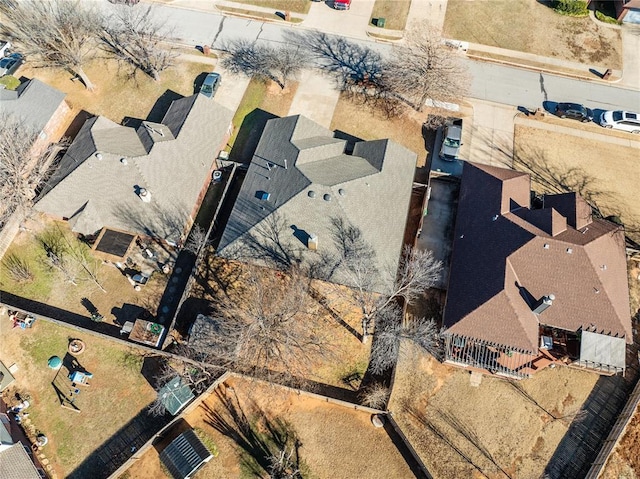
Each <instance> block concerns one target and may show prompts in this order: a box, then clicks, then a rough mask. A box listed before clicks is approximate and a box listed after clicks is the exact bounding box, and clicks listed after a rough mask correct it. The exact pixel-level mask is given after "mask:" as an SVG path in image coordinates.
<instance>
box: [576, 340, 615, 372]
mask: <svg viewBox="0 0 640 479" xmlns="http://www.w3.org/2000/svg"><path fill="white" fill-rule="evenodd" d="M626 346H627V345H626V343H625V340H624V338H616V337H613V336H608V335H606V334H598V333H593V332H591V331H582V337H581V339H580V360H579V361H578V364H580V365H581V366H585V367H590V368H594V369H600V370H603V371H608V372H612V373H616V372H624V368H625V355H626V350H627V348H626Z"/></svg>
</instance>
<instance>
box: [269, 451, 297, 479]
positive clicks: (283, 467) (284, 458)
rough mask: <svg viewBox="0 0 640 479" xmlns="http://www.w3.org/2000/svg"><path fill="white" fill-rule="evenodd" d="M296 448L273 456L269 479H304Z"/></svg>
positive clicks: (270, 461)
mask: <svg viewBox="0 0 640 479" xmlns="http://www.w3.org/2000/svg"><path fill="white" fill-rule="evenodd" d="M294 455H295V456H297V453H296V448H295V447H292V448H291V449H289V450H287V447H286V446H285V447H284V448H283V449H280V450H279V451H277V452H275V453H273V454H271V456H269V457H268V458H267V460H268V461H269V468H268V470H269V479H302V477H303V476H302V472H301V471H300V467H299V465H298V461H297V458H294Z"/></svg>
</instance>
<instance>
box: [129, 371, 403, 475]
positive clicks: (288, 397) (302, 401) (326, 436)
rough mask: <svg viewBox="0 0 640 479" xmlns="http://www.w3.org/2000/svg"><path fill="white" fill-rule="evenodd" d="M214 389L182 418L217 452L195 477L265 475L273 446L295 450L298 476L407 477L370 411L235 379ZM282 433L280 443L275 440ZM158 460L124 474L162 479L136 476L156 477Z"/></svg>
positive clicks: (149, 457) (149, 456) (149, 458)
mask: <svg viewBox="0 0 640 479" xmlns="http://www.w3.org/2000/svg"><path fill="white" fill-rule="evenodd" d="M219 391H220V392H218V391H216V392H214V393H213V394H212V395H211V396H210V397H209V398H207V399H206V400H205V401H204V403H203V404H202V405H201V406H200V407H198V408H197V409H196V410H194V411H193V412H192V413H190V414H188V415H187V416H186V417H185V420H186V421H187V422H188V423H189V424H190V425H191V426H193V427H197V428H201V429H202V430H203V431H205V432H206V433H207V434H208V435H209V436H210V437H211V438H212V439H213V441H214V442H215V444H216V446H217V448H218V450H219V452H220V453H219V455H218V457H217V458H214V459H212V460H211V461H210V462H209V463H208V464H207V465H205V466H204V467H203V468H202V469H201V471H199V472H198V478H200V479H207V478H214V477H215V478H218V477H241V478H249V477H266V471H265V470H264V468H263V465H264V464H265V461H264V454H265V451H269V452H271V453H273V452H274V451H275V450H276V446H277V444H279V443H286V444H291V446H290V447H292V448H294V449H296V450H297V456H299V459H300V463H301V465H302V470H303V471H305V472H307V474H305V476H304V477H314V478H334V477H340V478H341V479H348V478H358V479H360V478H363V477H367V478H372V479H373V478H385V479H392V478H407V477H413V474H412V473H411V470H410V469H409V467H408V466H407V464H406V463H405V462H404V460H403V458H402V456H401V454H400V453H399V452H398V450H397V449H396V448H395V446H394V445H393V443H392V442H391V440H390V439H389V436H388V435H387V434H386V432H385V431H384V429H376V428H374V427H373V426H372V424H371V417H370V415H369V414H368V413H364V412H359V411H355V410H353V409H351V408H345V407H342V406H338V405H333V404H330V403H327V402H325V401H322V400H318V399H314V398H310V397H306V396H299V395H297V394H291V393H287V392H286V391H284V390H282V389H280V388H277V387H274V386H268V385H265V384H263V383H257V382H248V381H246V380H241V379H233V380H230V381H227V382H226V383H225V385H224V387H222V388H220V389H219ZM283 432H284V433H285V435H286V438H285V437H284V436H281V437H280V438H278V437H276V435H277V434H278V433H283ZM157 457H158V453H157V452H156V451H150V453H146V454H145V456H144V457H143V458H142V459H141V460H140V461H138V463H136V465H134V466H133V467H132V468H131V469H130V470H129V471H128V472H130V473H131V476H130V477H135V478H147V477H148V478H151V477H154V478H162V477H165V476H164V475H158V476H151V475H149V474H147V473H146V472H144V473H142V474H141V475H139V474H140V473H141V471H144V470H145V468H149V470H153V471H157V466H154V465H153V464H154V463H155V464H157V463H158V462H159V461H158V459H157ZM294 457H295V456H294ZM154 467H155V469H152V468H154Z"/></svg>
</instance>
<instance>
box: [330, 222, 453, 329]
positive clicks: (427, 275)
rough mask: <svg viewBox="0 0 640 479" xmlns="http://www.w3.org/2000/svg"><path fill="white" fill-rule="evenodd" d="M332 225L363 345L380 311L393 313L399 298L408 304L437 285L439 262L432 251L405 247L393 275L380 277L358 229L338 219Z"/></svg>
mask: <svg viewBox="0 0 640 479" xmlns="http://www.w3.org/2000/svg"><path fill="white" fill-rule="evenodd" d="M332 225H333V228H332V236H333V239H334V244H335V245H336V247H337V249H338V251H339V254H340V258H341V259H340V262H341V272H342V273H343V274H344V275H345V277H346V283H347V284H348V285H349V286H351V287H352V292H353V295H354V298H355V302H356V303H357V304H358V306H359V308H360V310H361V312H362V330H363V341H366V339H367V336H368V334H369V327H370V326H372V325H373V323H374V320H375V318H376V316H377V315H378V314H379V313H380V312H381V311H383V310H387V312H388V311H391V310H394V308H392V306H393V305H394V303H395V302H396V300H397V299H399V298H403V299H404V301H405V302H406V303H410V302H412V301H413V300H415V299H416V297H417V296H418V295H420V294H422V293H423V292H425V291H426V290H427V289H429V288H431V287H433V286H434V285H435V284H436V283H437V281H438V279H439V277H440V274H441V272H442V262H441V261H439V260H436V259H435V258H434V256H433V252H432V251H421V250H413V249H412V248H410V247H409V246H405V248H404V251H403V254H402V257H401V259H400V263H399V265H398V270H397V272H391V273H388V274H384V273H385V272H383V271H380V270H379V268H378V264H377V258H376V255H375V252H374V250H373V248H372V247H371V245H370V244H369V243H368V242H367V241H366V240H365V239H364V237H363V236H362V231H361V230H360V229H359V228H358V227H356V226H354V225H352V224H348V223H346V222H345V221H344V220H343V219H341V218H333V219H332Z"/></svg>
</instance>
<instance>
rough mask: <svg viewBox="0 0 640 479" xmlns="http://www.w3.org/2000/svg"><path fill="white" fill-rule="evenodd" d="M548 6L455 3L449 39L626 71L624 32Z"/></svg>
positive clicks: (514, 1)
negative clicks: (621, 35)
mask: <svg viewBox="0 0 640 479" xmlns="http://www.w3.org/2000/svg"><path fill="white" fill-rule="evenodd" d="M548 3H549V2H544V1H538V0H494V1H491V2H488V1H482V2H469V1H467V0H449V1H448V3H447V13H446V17H445V23H444V35H445V37H446V38H452V39H455V40H462V41H468V42H471V43H478V44H481V45H488V46H492V47H499V48H505V49H507V50H516V51H521V52H526V53H533V54H537V55H542V56H547V57H554V58H558V59H563V60H568V61H572V62H578V63H584V64H588V65H592V66H594V67H599V68H612V69H621V68H622V46H621V37H620V30H616V29H612V28H608V27H607V26H603V25H602V24H601V23H599V22H594V21H593V20H591V19H590V18H589V17H585V18H573V17H569V16H564V15H559V14H557V13H555V12H554V11H553V9H552V8H550V7H549V5H548ZM505 25H508V27H505Z"/></svg>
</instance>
